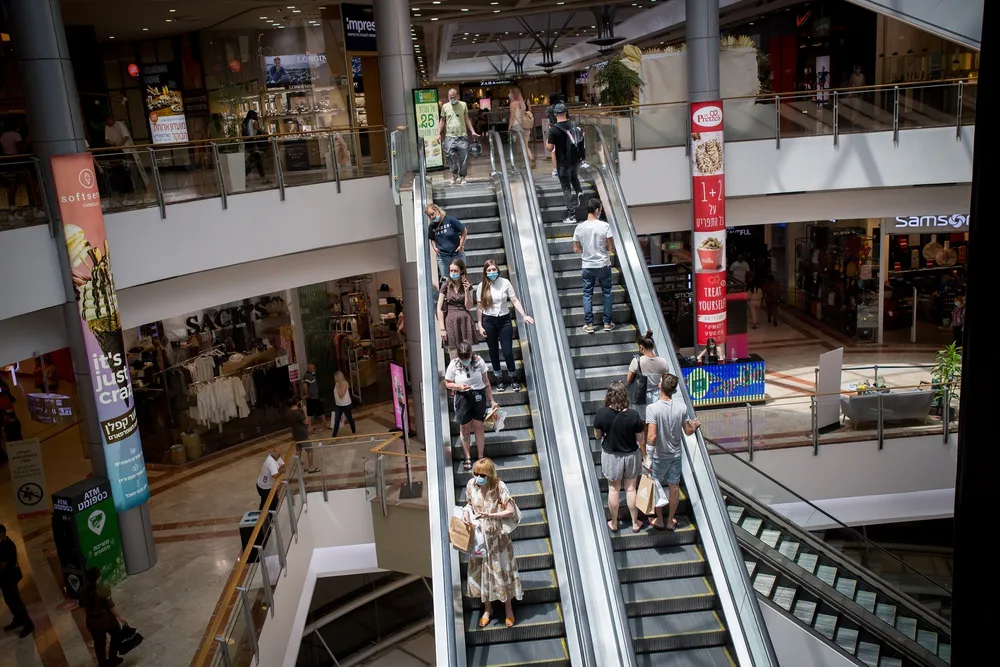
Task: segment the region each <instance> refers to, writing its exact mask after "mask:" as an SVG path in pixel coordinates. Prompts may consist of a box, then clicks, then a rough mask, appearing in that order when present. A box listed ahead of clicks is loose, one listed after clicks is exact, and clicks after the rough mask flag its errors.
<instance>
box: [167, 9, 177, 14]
mask: <svg viewBox="0 0 1000 667" xmlns="http://www.w3.org/2000/svg"><path fill="white" fill-rule="evenodd" d="M167 11H169V12H170V13H171V14H173V13H174V12H176V11H177V10H176V9H169V10H167Z"/></svg>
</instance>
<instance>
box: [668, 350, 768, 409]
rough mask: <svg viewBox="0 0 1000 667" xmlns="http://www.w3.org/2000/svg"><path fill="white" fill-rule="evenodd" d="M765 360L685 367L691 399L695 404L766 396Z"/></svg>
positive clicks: (686, 382)
mask: <svg viewBox="0 0 1000 667" xmlns="http://www.w3.org/2000/svg"><path fill="white" fill-rule="evenodd" d="M765 371H766V369H765V364H764V361H763V360H762V359H759V358H758V359H751V360H746V361H739V362H735V363H724V364H704V365H702V364H699V365H697V366H686V367H682V368H681V374H682V375H683V376H684V384H685V385H687V389H688V393H689V394H690V396H691V403H692V404H693V405H694V406H695V407H700V406H703V405H718V404H725V403H735V402H739V403H740V404H741V405H742V404H743V403H746V402H748V401H763V400H764V399H765V392H766V387H765Z"/></svg>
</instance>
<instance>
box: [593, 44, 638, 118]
mask: <svg viewBox="0 0 1000 667" xmlns="http://www.w3.org/2000/svg"><path fill="white" fill-rule="evenodd" d="M594 82H595V83H596V84H597V87H598V88H600V90H601V104H607V105H610V106H616V107H622V106H627V105H630V104H632V103H633V102H635V98H636V93H637V92H638V90H639V88H641V87H642V79H641V78H640V77H639V74H638V72H636V71H635V70H633V69H632V68H630V67H629V66H628V65H626V64H625V63H624V61H623V57H622V55H621V54H619V55H617V56H615V57H614V58H612V59H611V60H608V61H607V62H606V63H604V65H603V66H602V67H599V68H598V70H597V74H596V76H595V77H594Z"/></svg>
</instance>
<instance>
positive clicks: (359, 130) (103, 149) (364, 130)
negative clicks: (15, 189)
mask: <svg viewBox="0 0 1000 667" xmlns="http://www.w3.org/2000/svg"><path fill="white" fill-rule="evenodd" d="M386 129H387V128H385V127H384V126H382V125H371V126H367V127H354V126H351V125H348V126H345V127H324V128H321V129H318V130H300V131H298V132H274V133H270V134H259V135H257V136H255V137H244V136H239V137H214V138H210V139H192V140H190V141H178V142H173V143H163V144H130V145H128V146H99V147H96V148H88V149H87V150H88V152H90V153H94V154H95V155H96V154H99V153H109V152H121V151H123V150H129V149H132V148H167V149H171V150H176V149H178V148H198V147H206V146H209V145H211V144H220V145H223V144H242V143H244V142H248V141H260V140H262V139H271V138H279V139H280V138H282V137H289V138H293V139H294V138H299V137H308V136H312V135H323V134H343V133H345V132H353V133H356V134H369V133H375V132H384V131H385V130H386ZM12 157H17V156H12Z"/></svg>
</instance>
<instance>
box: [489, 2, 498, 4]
mask: <svg viewBox="0 0 1000 667" xmlns="http://www.w3.org/2000/svg"><path fill="white" fill-rule="evenodd" d="M490 4H491V5H499V4H500V3H499V2H491V3H490Z"/></svg>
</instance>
